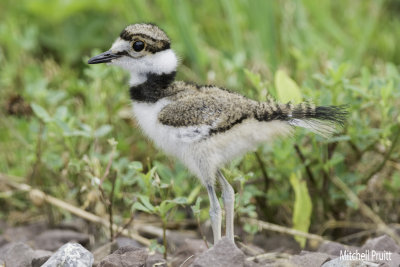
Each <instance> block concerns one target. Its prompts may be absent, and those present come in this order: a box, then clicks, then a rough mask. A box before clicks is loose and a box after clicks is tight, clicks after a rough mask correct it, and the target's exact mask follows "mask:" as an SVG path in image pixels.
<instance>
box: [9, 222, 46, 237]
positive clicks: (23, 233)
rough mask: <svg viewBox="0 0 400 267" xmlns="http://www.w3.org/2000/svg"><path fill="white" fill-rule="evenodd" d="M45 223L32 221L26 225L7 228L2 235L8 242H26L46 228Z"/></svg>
mask: <svg viewBox="0 0 400 267" xmlns="http://www.w3.org/2000/svg"><path fill="white" fill-rule="evenodd" d="M47 227H48V226H47V224H46V223H33V224H30V225H26V226H19V227H11V228H7V229H6V230H5V231H4V233H3V237H4V239H5V240H7V241H9V242H26V241H28V240H31V239H32V238H34V237H35V236H37V235H38V234H40V233H41V232H43V231H44V230H45V229H46V228H47Z"/></svg>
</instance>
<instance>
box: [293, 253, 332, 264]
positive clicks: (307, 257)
mask: <svg viewBox="0 0 400 267" xmlns="http://www.w3.org/2000/svg"><path fill="white" fill-rule="evenodd" d="M331 259H332V256H331V255H328V254H325V253H320V252H308V251H302V252H301V254H300V255H295V256H293V257H292V258H291V259H290V262H291V263H293V264H294V265H296V266H301V267H310V266H321V265H322V264H324V263H325V262H328V261H330V260H331Z"/></svg>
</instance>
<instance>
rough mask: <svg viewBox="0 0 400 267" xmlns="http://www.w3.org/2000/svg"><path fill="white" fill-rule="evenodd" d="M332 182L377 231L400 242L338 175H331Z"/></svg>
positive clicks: (393, 232) (391, 230) (399, 238)
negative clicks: (373, 224)
mask: <svg viewBox="0 0 400 267" xmlns="http://www.w3.org/2000/svg"><path fill="white" fill-rule="evenodd" d="M331 180H332V182H333V183H334V184H335V185H336V186H337V187H339V188H340V189H341V190H342V191H343V192H344V193H345V194H346V196H347V198H348V199H349V200H350V201H352V202H353V203H355V204H357V206H358V207H359V208H360V210H361V212H362V213H363V214H364V215H365V216H367V217H368V218H369V219H370V220H371V221H373V222H374V223H375V224H376V228H377V230H378V231H381V232H383V233H385V234H387V235H388V236H390V237H391V238H393V240H394V241H396V243H397V244H400V237H399V236H398V235H397V234H396V233H395V231H393V229H391V228H390V227H389V226H388V225H386V223H385V222H384V221H383V220H382V219H381V218H380V217H379V216H378V215H377V214H375V213H374V212H373V211H372V209H371V208H370V207H368V206H367V205H366V204H365V203H364V202H362V201H361V200H360V199H359V198H358V196H357V195H356V194H354V193H353V191H351V189H350V188H349V187H348V186H347V185H346V184H345V183H344V182H343V181H342V180H340V179H339V178H338V177H336V176H332V177H331Z"/></svg>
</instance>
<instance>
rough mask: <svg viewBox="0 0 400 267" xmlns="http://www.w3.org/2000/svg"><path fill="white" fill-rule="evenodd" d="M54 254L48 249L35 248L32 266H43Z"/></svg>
mask: <svg viewBox="0 0 400 267" xmlns="http://www.w3.org/2000/svg"><path fill="white" fill-rule="evenodd" d="M52 254H53V252H51V251H48V250H41V249H39V250H35V251H34V252H33V259H32V267H40V266H42V265H43V264H44V263H45V262H46V261H47V260H48V259H49V258H50V257H51V255H52Z"/></svg>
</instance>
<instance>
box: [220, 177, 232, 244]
mask: <svg viewBox="0 0 400 267" xmlns="http://www.w3.org/2000/svg"><path fill="white" fill-rule="evenodd" d="M218 179H219V183H220V184H221V187H222V200H223V201H224V208H225V220H226V236H227V237H228V238H229V239H230V240H232V242H233V241H234V237H233V236H234V232H233V219H234V203H235V192H234V191H233V188H232V186H231V185H230V184H229V183H228V181H227V180H226V179H225V177H224V175H223V174H222V172H221V171H220V170H218Z"/></svg>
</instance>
